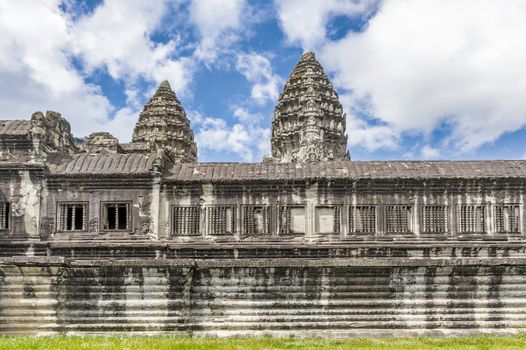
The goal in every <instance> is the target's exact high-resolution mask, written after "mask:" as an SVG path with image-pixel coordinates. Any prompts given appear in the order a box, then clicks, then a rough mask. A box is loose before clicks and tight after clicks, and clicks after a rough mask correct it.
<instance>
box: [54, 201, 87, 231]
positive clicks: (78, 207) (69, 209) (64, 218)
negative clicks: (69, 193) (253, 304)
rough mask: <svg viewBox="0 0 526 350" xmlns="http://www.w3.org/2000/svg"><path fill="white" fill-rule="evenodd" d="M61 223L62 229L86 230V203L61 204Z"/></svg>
mask: <svg viewBox="0 0 526 350" xmlns="http://www.w3.org/2000/svg"><path fill="white" fill-rule="evenodd" d="M59 225H60V226H59V228H60V230H61V231H84V230H85V228H86V205H85V204H61V205H60V223H59Z"/></svg>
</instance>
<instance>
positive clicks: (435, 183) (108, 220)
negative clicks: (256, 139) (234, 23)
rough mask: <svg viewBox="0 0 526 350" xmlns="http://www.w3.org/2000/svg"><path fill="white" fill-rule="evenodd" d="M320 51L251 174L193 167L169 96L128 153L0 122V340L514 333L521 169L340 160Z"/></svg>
mask: <svg viewBox="0 0 526 350" xmlns="http://www.w3.org/2000/svg"><path fill="white" fill-rule="evenodd" d="M345 130H346V126H345V114H344V113H343V110H342V106H341V104H340V102H339V100H338V95H337V93H336V92H335V91H334V88H333V86H332V84H331V82H330V81H329V79H328V78H327V75H326V74H325V72H324V70H323V68H322V67H321V66H320V64H319V63H318V62H317V60H316V58H315V56H314V54H313V53H310V52H309V53H306V54H304V55H303V56H302V58H301V60H300V61H299V63H298V65H297V66H296V67H295V68H294V70H293V72H292V74H291V76H290V78H289V80H288V81H287V83H286V84H285V87H284V90H283V92H282V94H281V95H280V98H279V102H278V105H277V106H276V109H275V113H274V117H273V119H272V140H271V147H272V155H271V156H270V157H266V158H265V159H264V160H263V162H262V163H256V164H248V163H199V162H198V161H197V145H196V143H195V141H194V137H193V132H192V129H191V126H190V123H189V120H188V118H187V116H186V114H185V111H184V108H183V106H182V105H181V103H180V102H179V101H178V99H177V98H176V95H175V93H174V92H173V91H172V89H171V88H170V85H169V84H168V82H163V83H162V84H161V85H160V86H159V88H158V90H157V92H156V93H155V95H154V96H153V97H152V98H151V99H150V101H149V102H148V103H147V104H146V105H145V106H144V110H143V111H142V112H141V113H140V115H139V120H138V121H137V124H136V126H135V130H134V133H133V138H132V142H130V143H124V144H123V143H119V141H118V140H117V139H116V138H115V137H113V136H112V135H110V134H108V133H105V132H97V133H93V134H91V135H89V136H88V137H86V138H85V139H84V140H83V142H80V143H79V142H78V141H76V140H75V139H74V138H73V137H72V135H71V132H70V125H69V123H68V122H67V121H66V120H65V119H64V118H62V117H61V115H60V114H58V113H55V112H47V113H46V114H43V113H40V112H37V113H35V114H33V116H32V117H31V120H2V121H0V178H1V179H0V333H1V334H53V333H68V334H72V333H81V332H89V333H98V332H104V333H106V332H119V333H120V332H134V333H141V334H154V333H159V332H176V333H182V334H200V335H201V334H218V335H231V334H261V333H269V334H274V335H285V334H293V335H309V336H314V335H321V336H339V337H346V336H362V335H381V334H390V335H409V334H423V333H430V334H465V333H470V332H514V331H517V330H523V329H524V328H525V327H526V246H525V244H524V243H525V224H524V214H525V212H524V201H525V198H524V196H525V192H526V161H353V160H351V157H350V155H349V153H348V151H347V138H346V135H345Z"/></svg>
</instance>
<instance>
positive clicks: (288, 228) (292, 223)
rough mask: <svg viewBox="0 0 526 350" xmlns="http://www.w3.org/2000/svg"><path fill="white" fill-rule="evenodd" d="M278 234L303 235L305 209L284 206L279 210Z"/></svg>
mask: <svg viewBox="0 0 526 350" xmlns="http://www.w3.org/2000/svg"><path fill="white" fill-rule="evenodd" d="M279 233H281V234H303V233H305V207H303V206H285V207H280V208H279Z"/></svg>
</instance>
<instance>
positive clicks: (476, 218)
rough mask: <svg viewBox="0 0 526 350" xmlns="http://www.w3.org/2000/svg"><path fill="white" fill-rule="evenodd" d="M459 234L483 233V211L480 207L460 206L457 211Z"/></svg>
mask: <svg viewBox="0 0 526 350" xmlns="http://www.w3.org/2000/svg"><path fill="white" fill-rule="evenodd" d="M457 221H458V223H457V224H458V227H457V231H458V232H459V233H484V232H486V229H485V224H484V222H485V211H484V206H482V205H461V206H459V207H458V210H457Z"/></svg>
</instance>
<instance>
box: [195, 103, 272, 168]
mask: <svg viewBox="0 0 526 350" xmlns="http://www.w3.org/2000/svg"><path fill="white" fill-rule="evenodd" d="M234 114H235V116H236V117H237V118H238V119H239V122H238V123H235V124H234V125H229V124H228V123H227V122H226V121H225V120H224V119H221V118H215V117H209V116H204V115H203V114H201V113H199V112H197V111H189V113H188V115H189V118H190V120H191V122H192V127H193V129H194V131H195V139H196V142H197V144H198V145H199V152H200V153H201V152H203V151H205V152H206V151H214V152H218V151H219V152H227V153H233V154H236V155H237V156H238V157H240V158H241V159H242V160H243V161H246V162H253V161H260V160H261V158H262V157H263V155H265V154H268V153H269V151H270V143H269V142H268V140H269V138H270V130H269V129H267V128H261V127H259V126H258V125H257V124H255V121H257V120H259V117H258V116H254V117H251V116H250V112H248V111H247V110H245V109H243V108H239V107H238V108H236V110H235V111H234Z"/></svg>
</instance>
